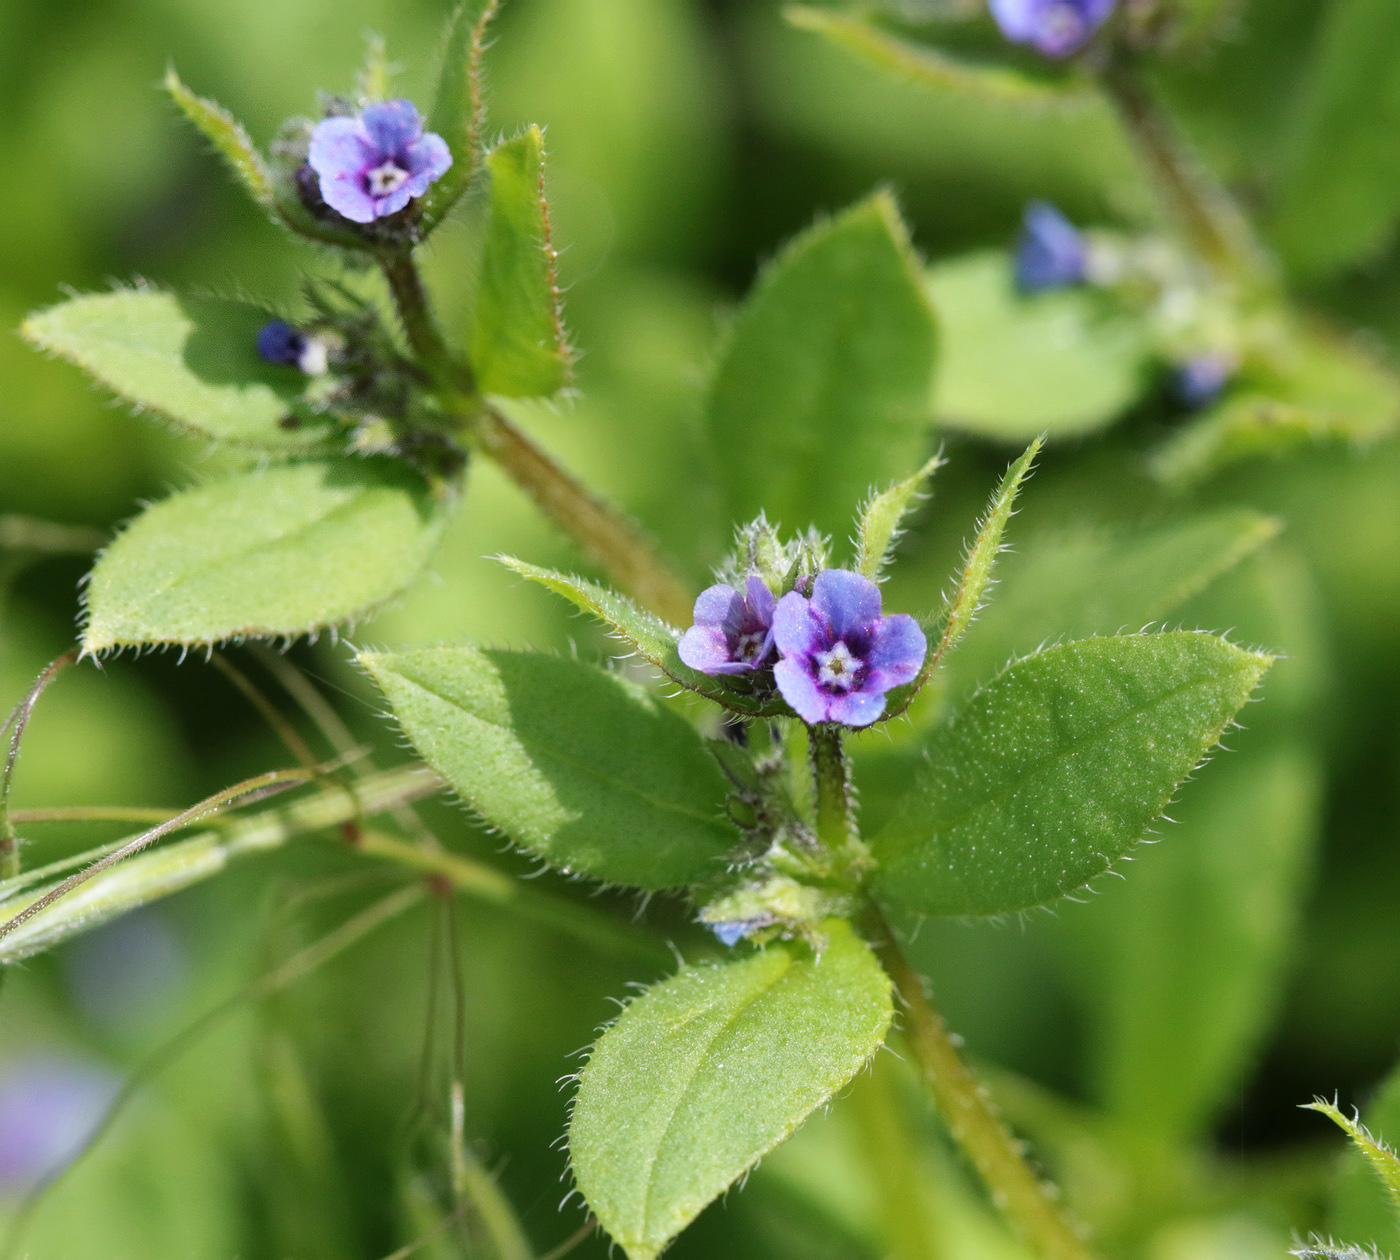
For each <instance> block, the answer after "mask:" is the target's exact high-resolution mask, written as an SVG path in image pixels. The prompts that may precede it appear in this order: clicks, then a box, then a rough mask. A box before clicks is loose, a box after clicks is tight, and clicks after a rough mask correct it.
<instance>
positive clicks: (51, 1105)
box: [0, 1058, 117, 1192]
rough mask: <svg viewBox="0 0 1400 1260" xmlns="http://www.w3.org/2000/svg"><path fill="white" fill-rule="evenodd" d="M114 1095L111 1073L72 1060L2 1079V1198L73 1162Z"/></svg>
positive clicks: (39, 1062) (23, 1068)
mask: <svg viewBox="0 0 1400 1260" xmlns="http://www.w3.org/2000/svg"><path fill="white" fill-rule="evenodd" d="M116 1092H117V1081H116V1080H115V1079H114V1078H113V1076H112V1074H111V1073H109V1072H106V1071H104V1070H102V1069H101V1068H98V1067H95V1066H92V1065H90V1064H87V1063H80V1062H77V1061H74V1060H69V1059H48V1058H45V1059H38V1058H36V1059H30V1060H26V1061H24V1062H21V1063H18V1064H14V1065H12V1066H9V1067H7V1068H6V1069H5V1070H4V1072H3V1073H0V1192H7V1191H8V1192H14V1191H24V1190H27V1189H29V1188H30V1187H32V1186H33V1185H34V1184H35V1183H37V1182H39V1181H41V1180H42V1179H43V1178H45V1177H47V1176H51V1175H52V1174H54V1173H56V1172H58V1171H59V1170H60V1169H61V1168H62V1167H63V1166H64V1165H65V1164H67V1163H68V1162H69V1161H70V1160H72V1159H73V1158H74V1156H76V1155H77V1154H78V1153H79V1152H80V1151H81V1150H82V1148H83V1146H84V1144H85V1143H86V1142H87V1141H88V1139H89V1138H91V1136H92V1134H93V1132H94V1130H95V1129H96V1128H97V1125H98V1123H99V1122H100V1121H101V1119H102V1117H103V1115H104V1114H105V1112H106V1110H107V1107H108V1105H109V1104H110V1103H111V1101H112V1099H113V1098H114V1097H115V1096H116Z"/></svg>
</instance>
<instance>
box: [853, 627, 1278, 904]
mask: <svg viewBox="0 0 1400 1260" xmlns="http://www.w3.org/2000/svg"><path fill="white" fill-rule="evenodd" d="M1269 664H1270V658H1269V657H1267V656H1264V655H1261V654H1259V653H1254V652H1246V651H1244V650H1242V649H1240V648H1237V647H1235V646H1233V645H1232V644H1229V643H1226V642H1225V641H1224V640H1223V639H1217V638H1213V637H1211V636H1209V635H1204V634H1190V633H1175V634H1158V635H1132V636H1125V637H1121V638H1106V639H1086V640H1084V641H1082V642H1079V643H1069V644H1064V645H1062V646H1059V647H1053V648H1049V649H1047V650H1046V651H1044V652H1038V653H1036V654H1035V655H1034V656H1029V657H1026V658H1025V659H1024V660H1021V661H1018V662H1016V663H1015V664H1013V665H1012V666H1011V667H1010V668H1009V669H1007V670H1006V672H1005V673H1003V674H1001V675H1000V676H999V677H998V678H997V679H996V680H995V681H993V682H992V683H990V684H989V685H988V686H987V687H984V688H983V689H982V690H981V691H979V692H977V693H976V694H975V695H973V696H972V697H971V698H970V699H968V700H967V701H965V702H964V703H963V704H962V705H961V706H959V708H958V709H957V710H956V711H955V712H954V713H953V714H952V715H951V718H950V720H949V721H948V723H947V724H946V725H945V726H941V727H939V728H938V729H936V730H935V731H934V732H933V734H932V736H931V737H930V738H929V740H928V742H927V744H926V752H927V756H928V761H927V765H926V766H925V767H924V768H923V770H922V772H921V773H920V775H919V776H918V779H917V781H916V784H915V786H914V788H913V790H912V791H911V793H910V794H909V795H908V796H907V797H906V798H905V799H904V801H903V802H902V803H901V805H900V807H899V809H898V811H897V813H896V815H895V817H894V819H893V820H892V821H891V822H890V823H889V824H888V825H887V826H885V828H884V829H883V830H881V831H880V832H879V833H878V834H877V835H876V836H875V838H874V840H873V842H872V849H873V852H874V855H875V857H876V860H877V861H878V862H879V872H878V874H877V876H876V879H875V888H876V891H877V893H878V895H880V896H881V897H883V898H885V899H887V900H888V901H890V902H891V903H893V904H895V905H897V906H901V907H904V908H907V909H909V910H913V911H916V912H919V913H923V914H942V915H957V916H973V915H993V914H1005V913H1009V912H1011V911H1016V910H1026V909H1030V908H1031V907H1033V906H1039V905H1044V904H1046V903H1047V902H1050V901H1053V900H1055V899H1056V898H1058V897H1061V896H1063V895H1064V894H1065V893H1068V892H1073V891H1074V890H1075V889H1077V888H1081V887H1083V886H1085V885H1086V884H1088V883H1089V882H1090V881H1091V880H1093V879H1095V878H1096V877H1097V876H1099V875H1101V874H1103V873H1104V872H1105V871H1107V870H1109V869H1111V868H1112V866H1113V865H1114V864H1115V863H1116V862H1117V861H1118V860H1119V859H1120V858H1122V857H1123V856H1124V855H1125V854H1126V853H1128V852H1129V850H1131V849H1132V848H1134V847H1135V846H1136V845H1137V844H1138V842H1139V841H1141V840H1142V838H1143V836H1144V834H1145V833H1146V831H1147V828H1148V825H1149V824H1150V823H1151V822H1152V820H1153V819H1154V818H1156V817H1157V816H1158V815H1159V814H1161V812H1162V810H1163V809H1164V808H1165V807H1166V805H1167V802H1168V801H1169V800H1170V799H1171V797H1172V794H1173V793H1174V792H1175V791H1176V789H1177V788H1178V786H1179V785H1180V784H1181V783H1182V781H1183V780H1184V779H1185V778H1186V777H1187V776H1188V775H1189V774H1190V773H1191V771H1192V770H1194V769H1195V768H1196V767H1197V766H1198V765H1199V764H1200V763H1201V761H1202V760H1203V759H1204V758H1205V756H1206V754H1207V753H1208V752H1209V751H1210V749H1211V748H1212V747H1214V746H1215V744H1216V743H1217V741H1218V740H1219V739H1220V736H1221V733H1222V732H1223V731H1224V729H1225V727H1226V726H1227V725H1228V724H1229V722H1230V721H1231V719H1232V718H1233V717H1234V715H1235V713H1236V712H1237V711H1238V710H1239V708H1240V706H1241V705H1243V704H1244V702H1245V701H1246V700H1247V699H1248V698H1249V695H1250V692H1252V691H1253V690H1254V688H1255V686H1256V685H1257V684H1258V682H1259V680H1260V679H1261V678H1262V677H1263V675H1264V672H1265V670H1267V669H1268V667H1269Z"/></svg>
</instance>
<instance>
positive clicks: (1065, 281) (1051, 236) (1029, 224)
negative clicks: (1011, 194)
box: [1015, 201, 1088, 293]
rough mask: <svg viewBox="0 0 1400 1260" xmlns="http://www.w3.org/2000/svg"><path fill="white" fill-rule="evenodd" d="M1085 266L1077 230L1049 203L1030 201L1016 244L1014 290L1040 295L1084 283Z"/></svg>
mask: <svg viewBox="0 0 1400 1260" xmlns="http://www.w3.org/2000/svg"><path fill="white" fill-rule="evenodd" d="M1087 266H1088V250H1087V249H1086V247H1085V244H1084V237H1083V236H1082V235H1081V234H1080V232H1079V229H1078V228H1076V227H1075V226H1074V224H1073V223H1071V222H1070V221H1069V220H1068V219H1067V218H1065V216H1064V215H1063V214H1061V213H1060V212H1059V210H1057V209H1056V208H1055V207H1054V206H1052V205H1051V204H1050V203H1049V202H1048V201H1033V202H1031V203H1030V205H1028V206H1027V207H1026V213H1025V218H1024V220H1023V223H1022V228H1021V235H1020V237H1019V238H1018V240H1017V242H1016V268H1015V270H1016V287H1017V288H1018V289H1020V291H1021V292H1022V293H1042V292H1044V291H1046V290H1047V289H1063V288H1067V287H1069V286H1070V285H1075V284H1083V283H1084V276H1085V271H1086V268H1087Z"/></svg>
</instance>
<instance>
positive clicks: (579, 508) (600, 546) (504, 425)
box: [477, 407, 692, 626]
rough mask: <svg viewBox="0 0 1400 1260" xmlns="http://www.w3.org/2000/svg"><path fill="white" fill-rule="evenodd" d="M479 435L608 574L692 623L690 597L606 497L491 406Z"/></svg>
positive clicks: (675, 618)
mask: <svg viewBox="0 0 1400 1260" xmlns="http://www.w3.org/2000/svg"><path fill="white" fill-rule="evenodd" d="M477 439H478V441H479V443H480V445H481V449H482V450H483V451H485V452H486V454H488V455H490V456H491V458H492V459H494V460H495V461H496V463H497V464H499V465H500V466H501V468H502V469H504V470H505V472H506V474H507V475H508V476H509V477H510V478H511V480H512V481H514V482H515V484H516V485H518V486H519V487H520V488H521V489H522V490H524V491H525V493H526V494H528V495H529V496H530V498H532V499H533V500H534V501H535V505H536V506H537V507H538V508H539V509H540V510H541V511H542V512H543V513H544V514H545V515H546V516H547V517H549V519H550V520H552V521H553V522H554V523H555V524H556V525H558V526H559V527H560V528H561V529H562V530H563V531H564V532H565V533H566V534H568V535H569V537H571V538H572V539H573V540H574V541H575V542H576V543H578V545H579V546H580V547H582V548H583V550H584V551H585V552H586V553H587V554H588V555H589V556H590V557H592V559H593V560H594V561H596V562H597V563H598V564H599V565H600V566H601V567H602V568H603V569H604V570H606V572H607V574H608V576H609V577H610V578H611V579H612V580H613V581H614V582H616V583H617V585H618V586H620V587H621V588H622V589H623V590H625V591H626V592H627V593H628V594H629V595H631V596H632V597H633V598H634V599H636V600H638V601H639V602H640V603H642V604H644V605H645V606H646V607H648V608H650V609H651V611H652V612H654V613H656V614H657V616H659V617H662V618H664V619H665V620H666V621H670V622H673V623H674V624H676V625H682V626H683V625H688V624H689V622H690V614H691V601H692V596H691V594H690V592H689V590H688V588H687V587H686V585H685V583H684V582H682V581H681V580H680V578H678V577H677V576H676V575H675V574H674V573H673V572H672V571H671V568H670V566H669V565H667V564H666V562H665V561H664V560H662V559H661V557H660V556H659V555H657V553H656V551H655V550H654V549H653V547H652V546H651V544H650V543H649V542H648V541H647V540H646V538H645V537H644V536H643V535H642V533H641V531H640V530H638V529H637V527H636V526H635V525H633V524H632V522H631V521H629V520H627V518H626V517H624V516H623V515H622V514H621V513H619V512H618V511H617V509H616V508H614V507H612V505H611V504H608V503H606V502H604V501H603V500H602V499H600V498H599V497H598V496H597V495H595V494H594V493H593V492H592V491H591V490H589V489H588V488H587V487H586V486H584V485H583V483H582V482H580V481H579V480H578V479H577V478H575V477H574V476H573V475H572V474H570V473H568V472H566V471H565V470H564V469H563V468H562V467H560V465H559V464H558V463H556V462H555V460H554V459H553V458H552V457H551V456H550V455H549V454H548V453H546V452H545V451H543V450H541V449H540V448H539V447H538V446H536V445H535V444H534V443H533V442H531V441H530V439H529V438H528V437H526V436H525V434H524V433H522V432H521V431H520V430H519V429H517V428H516V427H515V426H514V425H513V424H512V423H511V422H510V421H509V420H508V419H507V418H506V417H505V416H503V415H502V414H501V413H500V412H499V411H497V410H496V409H495V408H493V407H487V408H486V409H485V410H484V411H483V412H482V414H481V420H480V427H479V428H478V430H477Z"/></svg>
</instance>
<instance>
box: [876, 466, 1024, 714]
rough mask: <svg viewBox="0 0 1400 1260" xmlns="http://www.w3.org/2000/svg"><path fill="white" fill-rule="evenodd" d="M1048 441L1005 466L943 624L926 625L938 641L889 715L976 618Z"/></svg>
mask: <svg viewBox="0 0 1400 1260" xmlns="http://www.w3.org/2000/svg"><path fill="white" fill-rule="evenodd" d="M1043 444H1044V440H1043V439H1042V438H1036V439H1035V441H1034V442H1032V443H1031V444H1030V446H1028V447H1027V448H1026V451H1025V453H1024V454H1023V455H1022V456H1021V458H1020V459H1018V460H1016V462H1015V463H1013V464H1012V465H1011V467H1010V468H1008V469H1007V470H1006V475H1005V476H1004V477H1003V478H1002V479H1001V484H1000V485H999V486H998V487H997V489H996V493H995V494H993V495H992V501H991V503H990V504H989V505H988V507H987V512H986V515H985V516H983V517H982V519H981V520H980V521H979V522H978V524H977V537H976V538H974V539H973V540H972V546H970V547H969V548H968V550H967V559H966V561H965V562H964V563H963V571H962V576H961V577H960V578H959V579H958V585H957V587H956V589H955V590H954V591H953V594H952V596H951V598H949V599H948V600H947V602H946V603H945V605H944V608H943V614H942V616H941V617H940V618H938V622H939V623H941V624H935V622H934V621H933V620H932V619H931V620H929V621H928V622H926V623H925V625H924V631H925V634H926V635H927V636H928V638H929V640H930V642H931V643H933V644H934V646H933V648H932V649H931V650H930V651H929V653H928V655H927V656H925V657H924V663H923V666H922V668H920V670H919V674H918V677H917V678H915V679H914V681H913V682H911V683H909V684H907V685H906V686H903V687H896V688H894V690H893V691H891V692H890V701H889V706H888V713H887V716H888V717H894V716H896V715H897V714H899V713H902V712H903V711H904V710H905V709H907V708H908V707H909V703H910V701H911V700H913V698H914V697H915V696H916V695H918V693H919V690H920V689H921V688H922V687H923V686H924V684H925V683H927V682H928V680H929V678H930V677H931V676H932V675H933V672H934V670H936V669H937V668H938V667H939V665H941V664H942V663H943V662H944V661H945V660H946V659H947V657H948V654H949V653H950V652H951V651H952V650H953V649H954V648H955V647H957V645H958V643H959V642H961V640H962V637H963V635H964V634H966V633H967V628H968V626H970V625H971V624H972V619H973V618H974V617H976V616H977V613H978V611H979V610H980V609H981V607H982V601H983V599H984V598H985V597H986V594H987V590H988V588H989V587H990V586H991V584H992V571H993V569H994V568H995V567H996V562H997V556H998V555H1000V554H1001V550H1002V544H1001V540H1002V536H1003V535H1004V534H1005V533H1006V526H1007V523H1008V522H1009V521H1010V520H1011V513H1012V511H1013V509H1014V508H1015V506H1016V496H1017V495H1018V494H1019V493H1020V491H1021V486H1022V484H1023V483H1024V482H1025V480H1026V478H1027V477H1028V476H1030V473H1031V465H1032V464H1034V463H1035V457H1036V456H1037V455H1038V454H1040V448H1041V446H1042V445H1043Z"/></svg>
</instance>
